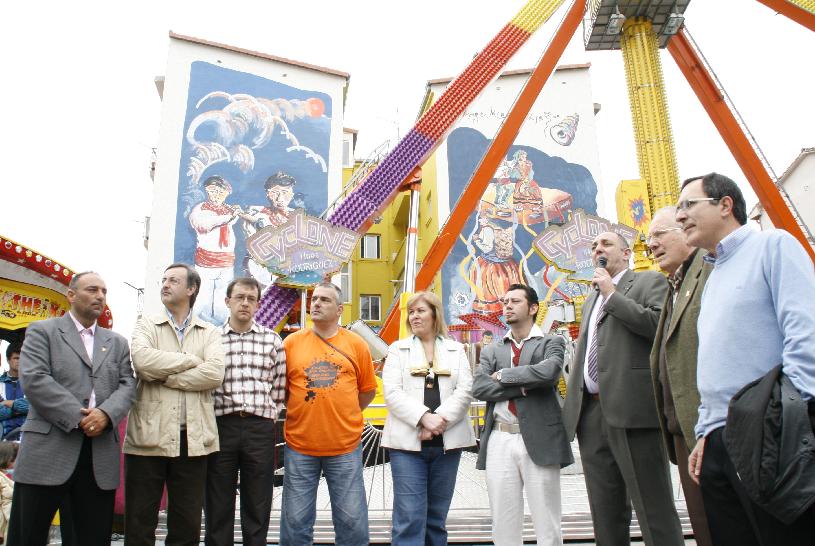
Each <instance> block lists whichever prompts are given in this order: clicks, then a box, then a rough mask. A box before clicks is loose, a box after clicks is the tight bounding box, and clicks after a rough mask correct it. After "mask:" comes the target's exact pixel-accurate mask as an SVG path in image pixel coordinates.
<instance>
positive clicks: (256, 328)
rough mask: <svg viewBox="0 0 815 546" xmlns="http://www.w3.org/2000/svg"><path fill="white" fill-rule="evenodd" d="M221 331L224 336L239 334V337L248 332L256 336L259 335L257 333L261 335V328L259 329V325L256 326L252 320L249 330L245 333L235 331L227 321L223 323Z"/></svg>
mask: <svg viewBox="0 0 815 546" xmlns="http://www.w3.org/2000/svg"><path fill="white" fill-rule="evenodd" d="M221 331H222V332H223V333H224V334H229V333H234V334H239V335H240V334H247V333H249V332H255V333H256V334H259V333H261V332H262V330H261V328H260V324H258V323H257V322H255V321H254V320H252V326H250V327H249V329H248V330H247V331H246V332H238V331H237V330H235V329H234V328H233V327H232V325H231V324H229V321H228V320H227V321H226V322H225V323H224V325H223V326H222V327H221Z"/></svg>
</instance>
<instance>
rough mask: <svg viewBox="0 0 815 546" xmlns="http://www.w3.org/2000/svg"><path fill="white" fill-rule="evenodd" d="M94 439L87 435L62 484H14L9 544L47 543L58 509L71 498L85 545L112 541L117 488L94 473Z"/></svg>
mask: <svg viewBox="0 0 815 546" xmlns="http://www.w3.org/2000/svg"><path fill="white" fill-rule="evenodd" d="M92 442H93V440H91V439H90V438H87V437H86V438H85V439H84V441H83V442H82V450H81V451H80V453H79V460H78V461H77V463H76V468H74V472H73V474H71V477H70V478H68V481H67V482H65V483H64V484H62V485H34V484H29V483H20V482H17V483H15V484H14V495H13V496H12V505H11V517H10V518H9V530H8V536H7V537H6V544H10V545H14V546H45V545H46V544H47V543H48V531H49V530H50V528H51V521H52V520H53V519H54V514H55V513H56V511H57V509H58V508H60V506H61V505H62V504H63V500H67V501H68V504H70V505H71V506H72V507H74V508H76V507H81V509H72V510H71V511H70V513H60V516H61V517H62V518H65V517H67V518H70V523H71V527H72V528H73V532H74V536H75V537H76V540H77V542H78V543H79V544H81V545H82V546H97V545H100V546H101V545H104V546H107V545H109V544H110V534H111V531H112V528H113V503H114V500H115V498H116V490H115V489H110V490H108V489H100V488H99V487H98V486H97V485H96V478H95V477H94V475H93V450H92V448H91V446H92Z"/></svg>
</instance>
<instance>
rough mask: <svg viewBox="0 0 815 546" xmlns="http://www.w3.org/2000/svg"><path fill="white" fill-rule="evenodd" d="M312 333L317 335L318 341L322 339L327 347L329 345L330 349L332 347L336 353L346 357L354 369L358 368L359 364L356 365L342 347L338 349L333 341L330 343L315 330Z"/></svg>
mask: <svg viewBox="0 0 815 546" xmlns="http://www.w3.org/2000/svg"><path fill="white" fill-rule="evenodd" d="M312 332H314V330H312ZM314 335H315V336H317V337H318V338H319V340H320V341H322V342H323V343H325V344H326V345H328V346H329V347H331V348H332V349H334V350H335V351H337V352H338V353H340V354H341V355H342V356H344V357H345V358H346V359H348V361H349V362H350V363H351V365H352V366H353V367H354V369H355V370H359V366H357V363H356V361H355V360H354V359H353V358H351V357H350V356H349V355H348V353H346V352H345V351H343V350H342V349H340V348H339V347H337V346H336V345H334V344H333V343H331V342H330V341H328V340H327V339H326V338H324V337H323V336H321V335H320V334H318V333H317V332H314Z"/></svg>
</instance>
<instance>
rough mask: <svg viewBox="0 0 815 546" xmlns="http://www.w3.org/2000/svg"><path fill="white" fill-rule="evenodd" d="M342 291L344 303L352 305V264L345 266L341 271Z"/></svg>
mask: <svg viewBox="0 0 815 546" xmlns="http://www.w3.org/2000/svg"><path fill="white" fill-rule="evenodd" d="M340 290H342V298H343V303H351V264H345V265H344V266H342V269H340Z"/></svg>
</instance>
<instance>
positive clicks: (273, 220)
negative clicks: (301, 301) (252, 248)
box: [241, 171, 297, 286]
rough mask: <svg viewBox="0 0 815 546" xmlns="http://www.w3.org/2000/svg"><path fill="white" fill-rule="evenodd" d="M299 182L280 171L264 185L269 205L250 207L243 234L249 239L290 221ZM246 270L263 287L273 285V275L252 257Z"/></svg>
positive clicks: (245, 267) (245, 217)
mask: <svg viewBox="0 0 815 546" xmlns="http://www.w3.org/2000/svg"><path fill="white" fill-rule="evenodd" d="M295 184H297V181H296V180H295V179H294V177H293V176H290V175H288V174H286V173H284V172H283V171H278V172H276V173H275V174H273V175H272V176H270V177H269V178H267V179H266V182H265V183H264V184H263V188H264V189H265V190H266V197H267V198H268V199H269V204H268V205H253V206H251V207H249V209H248V210H247V212H246V213H245V214H242V215H241V218H242V219H243V232H244V233H245V234H246V238H247V239H248V238H249V237H250V236H252V235H254V234H255V233H256V232H257V231H258V230H260V229H263V228H265V227H267V226H273V227H277V226H282V225H283V224H285V223H286V221H287V220H288V219H289V214H291V211H292V210H293V209H291V208H290V207H289V204H290V203H291V202H292V200H293V199H294V186H295ZM244 269H245V270H246V273H247V274H248V275H251V276H252V277H254V278H255V279H257V281H258V282H259V283H260V284H262V285H263V286H268V285H269V284H271V283H272V274H271V273H269V271H268V270H267V269H266V268H265V267H264V266H263V265H261V264H259V263H257V262H255V261H254V260H253V259H252V258H251V257H250V256H247V257H246V259H245V260H244Z"/></svg>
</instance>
